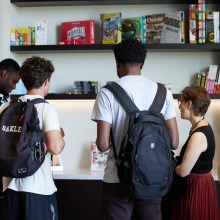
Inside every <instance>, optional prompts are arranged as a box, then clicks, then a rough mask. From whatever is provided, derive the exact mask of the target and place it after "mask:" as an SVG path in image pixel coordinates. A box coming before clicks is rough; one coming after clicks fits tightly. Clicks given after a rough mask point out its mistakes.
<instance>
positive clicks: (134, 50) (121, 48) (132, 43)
mask: <svg viewBox="0 0 220 220" xmlns="http://www.w3.org/2000/svg"><path fill="white" fill-rule="evenodd" d="M113 51H114V55H115V60H116V62H117V63H121V64H140V63H143V62H144V61H145V59H146V56H147V49H146V45H145V44H143V43H142V42H141V41H138V40H136V39H128V40H123V41H122V42H121V43H119V44H116V45H114V48H113Z"/></svg>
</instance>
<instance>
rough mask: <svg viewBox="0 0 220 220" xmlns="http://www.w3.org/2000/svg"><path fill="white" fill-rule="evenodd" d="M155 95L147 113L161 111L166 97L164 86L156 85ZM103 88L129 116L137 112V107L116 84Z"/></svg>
mask: <svg viewBox="0 0 220 220" xmlns="http://www.w3.org/2000/svg"><path fill="white" fill-rule="evenodd" d="M157 85H158V86H157V93H156V95H155V97H154V100H153V103H152V104H151V106H150V108H149V111H153V112H157V113H159V112H161V109H162V108H163V105H164V102H165V99H166V95H167V89H166V88H165V86H164V85H163V84H161V83H157ZM104 88H106V89H108V90H110V91H111V92H112V93H113V95H114V96H115V97H116V99H117V100H118V101H119V102H120V103H121V105H122V106H123V107H124V109H125V110H126V111H127V112H128V113H129V114H131V113H132V112H134V111H139V109H138V108H137V106H136V105H135V104H134V102H133V101H132V100H131V98H130V97H129V96H128V95H127V93H126V92H125V90H124V89H123V88H122V87H121V86H120V85H118V84H117V83H116V82H111V83H109V84H107V85H106V86H104Z"/></svg>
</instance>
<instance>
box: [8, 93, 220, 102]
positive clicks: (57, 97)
mask: <svg viewBox="0 0 220 220" xmlns="http://www.w3.org/2000/svg"><path fill="white" fill-rule="evenodd" d="M21 95H22V94H12V95H10V98H11V99H15V98H18V97H20V96H21ZM210 97H211V99H220V94H210ZM95 98H96V95H95V94H88V95H83V94H66V93H49V94H48V95H47V96H46V97H45V99H47V100H95ZM173 98H174V99H179V98H180V94H173Z"/></svg>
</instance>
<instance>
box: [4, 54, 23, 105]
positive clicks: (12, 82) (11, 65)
mask: <svg viewBox="0 0 220 220" xmlns="http://www.w3.org/2000/svg"><path fill="white" fill-rule="evenodd" d="M19 69H20V66H19V64H18V63H17V62H16V61H15V60H13V59H10V58H8V59H4V60H2V61H1V62H0V106H1V105H2V104H3V103H5V102H7V101H8V97H9V93H11V92H12V90H13V89H15V88H16V84H17V83H18V82H19V80H20V77H19V73H18V71H19Z"/></svg>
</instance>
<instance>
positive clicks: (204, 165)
mask: <svg viewBox="0 0 220 220" xmlns="http://www.w3.org/2000/svg"><path fill="white" fill-rule="evenodd" d="M210 103H211V101H210V97H209V94H208V92H207V90H206V89H205V88H202V87H197V86H188V87H185V88H184V89H183V91H182V92H181V96H180V99H179V109H180V115H181V118H182V119H186V120H189V121H190V123H191V124H192V127H191V129H190V132H189V137H188V139H187V140H186V143H185V144H184V145H183V147H182V149H181V152H180V156H178V157H177V159H178V164H177V166H176V168H175V173H176V178H175V179H174V187H173V190H174V191H173V192H174V193H173V197H174V198H173V199H174V201H173V207H172V220H194V219H200V220H219V210H218V196H217V189H216V185H215V182H214V179H213V176H212V174H211V173H210V172H211V170H212V166H213V165H212V163H213V158H214V154H215V137H214V133H213V130H212V128H211V126H210V124H209V123H208V122H207V121H206V120H205V114H206V112H207V110H208V108H209V105H210Z"/></svg>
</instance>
